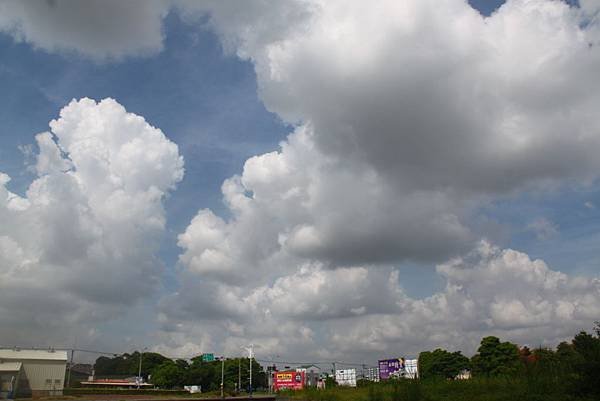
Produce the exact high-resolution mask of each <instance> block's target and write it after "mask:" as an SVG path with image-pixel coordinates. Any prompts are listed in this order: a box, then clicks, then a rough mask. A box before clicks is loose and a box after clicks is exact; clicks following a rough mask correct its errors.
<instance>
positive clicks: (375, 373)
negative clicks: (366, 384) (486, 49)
mask: <svg viewBox="0 0 600 401" xmlns="http://www.w3.org/2000/svg"><path fill="white" fill-rule="evenodd" d="M364 379H365V380H369V381H372V382H378V381H379V368H378V367H370V368H366V369H365V377H364Z"/></svg>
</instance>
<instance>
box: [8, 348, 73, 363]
mask: <svg viewBox="0 0 600 401" xmlns="http://www.w3.org/2000/svg"><path fill="white" fill-rule="evenodd" d="M15 359H16V360H23V359H33V360H46V361H66V360H67V351H58V350H52V349H50V350H41V349H22V348H0V361H1V360H15Z"/></svg>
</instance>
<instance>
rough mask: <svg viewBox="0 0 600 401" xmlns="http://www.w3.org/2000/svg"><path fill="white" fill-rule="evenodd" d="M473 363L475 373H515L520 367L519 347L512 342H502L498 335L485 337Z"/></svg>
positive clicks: (500, 374) (497, 374)
mask: <svg viewBox="0 0 600 401" xmlns="http://www.w3.org/2000/svg"><path fill="white" fill-rule="evenodd" d="M471 364H472V368H473V374H474V375H479V376H507V375H515V374H516V373H517V372H518V371H519V367H520V366H519V347H517V346H516V345H515V344H513V343H510V342H503V343H501V342H500V339H499V338H498V337H494V336H489V337H484V338H483V339H482V340H481V344H480V346H479V349H478V350H477V354H475V355H474V356H473V358H471Z"/></svg>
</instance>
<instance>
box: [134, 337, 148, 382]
mask: <svg viewBox="0 0 600 401" xmlns="http://www.w3.org/2000/svg"><path fill="white" fill-rule="evenodd" d="M147 349H148V347H144V348H142V350H141V351H140V369H139V370H138V383H137V388H138V390H139V389H140V384H142V355H144V351H145V350H147Z"/></svg>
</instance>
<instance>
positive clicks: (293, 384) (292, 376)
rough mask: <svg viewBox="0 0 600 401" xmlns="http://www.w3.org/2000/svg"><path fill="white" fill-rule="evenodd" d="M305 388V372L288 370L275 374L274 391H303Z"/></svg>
mask: <svg viewBox="0 0 600 401" xmlns="http://www.w3.org/2000/svg"><path fill="white" fill-rule="evenodd" d="M303 388H304V372H296V371H293V370H286V371H283V372H273V390H275V391H279V390H302V389H303Z"/></svg>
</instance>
